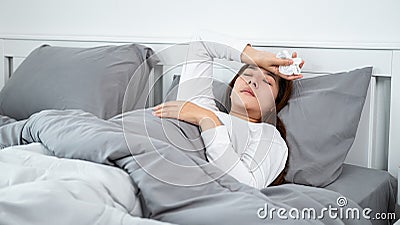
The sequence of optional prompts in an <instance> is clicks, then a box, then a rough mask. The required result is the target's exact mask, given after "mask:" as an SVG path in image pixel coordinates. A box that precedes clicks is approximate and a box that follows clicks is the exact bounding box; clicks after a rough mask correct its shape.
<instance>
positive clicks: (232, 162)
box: [177, 32, 288, 189]
mask: <svg viewBox="0 0 400 225" xmlns="http://www.w3.org/2000/svg"><path fill="white" fill-rule="evenodd" d="M222 43H224V44H222ZM246 44H247V42H242V41H238V40H234V39H232V38H230V37H225V36H221V35H219V34H215V33H204V32H203V33H201V34H200V35H196V36H194V38H193V40H192V42H191V43H190V45H189V50H188V53H187V57H186V63H185V64H184V65H183V68H182V73H181V77H180V81H179V87H178V94H177V100H183V101H191V102H192V103H194V104H197V105H199V106H201V107H204V108H207V109H209V110H212V111H213V112H214V113H215V114H216V115H217V116H218V118H219V120H220V121H221V122H222V124H223V125H221V126H217V127H215V128H212V129H208V130H205V131H202V133H201V136H202V139H203V141H204V144H205V147H206V156H207V158H208V160H209V161H210V162H211V163H213V164H214V165H216V166H217V167H219V168H220V169H222V170H223V171H226V172H227V173H228V174H229V175H231V176H232V177H234V178H235V179H236V180H238V181H240V182H242V183H245V184H247V185H250V186H253V187H255V188H258V189H261V188H265V187H267V186H268V185H270V184H271V183H272V182H273V181H274V180H275V178H276V177H277V176H278V175H279V174H280V173H281V171H282V170H283V169H284V167H285V163H286V160H287V157H288V148H287V146H286V143H285V141H284V140H283V138H282V137H281V135H280V133H279V131H278V130H277V129H276V128H275V126H273V125H270V124H267V123H253V122H248V121H246V120H243V119H240V118H238V117H235V116H231V115H229V114H226V113H224V112H220V111H219V110H218V108H217V106H216V104H215V102H214V94H213V90H212V82H213V59H215V58H218V59H226V60H231V61H237V62H241V60H240V56H241V53H242V51H243V49H244V48H245V46H246Z"/></svg>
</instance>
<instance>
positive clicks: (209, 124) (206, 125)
mask: <svg viewBox="0 0 400 225" xmlns="http://www.w3.org/2000/svg"><path fill="white" fill-rule="evenodd" d="M198 121H199V122H198V124H199V127H200V128H201V130H202V131H206V130H208V129H212V128H215V127H217V126H221V125H222V123H221V121H219V119H218V117H217V115H215V113H213V112H210V113H207V114H206V115H203V116H202V117H201V118H200V119H199V120H198Z"/></svg>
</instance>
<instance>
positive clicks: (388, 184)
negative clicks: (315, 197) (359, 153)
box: [325, 164, 398, 225]
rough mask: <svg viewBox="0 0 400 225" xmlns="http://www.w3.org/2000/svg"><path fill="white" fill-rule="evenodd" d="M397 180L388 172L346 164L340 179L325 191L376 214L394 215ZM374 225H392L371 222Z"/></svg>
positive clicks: (386, 222)
mask: <svg viewBox="0 0 400 225" xmlns="http://www.w3.org/2000/svg"><path fill="white" fill-rule="evenodd" d="M397 185H398V184H397V180H396V179H395V178H394V177H393V176H391V175H390V174H389V173H388V172H387V171H383V170H376V169H370V168H365V167H360V166H356V165H351V164H344V165H343V171H342V174H341V175H340V177H339V178H338V179H337V180H336V181H335V182H333V183H331V184H330V185H328V186H326V187H325V189H328V190H332V191H336V192H339V193H341V194H342V195H343V196H345V197H346V198H350V199H352V200H353V201H355V202H356V203H357V204H358V205H360V206H361V207H362V208H370V209H371V210H372V212H371V215H373V214H374V213H392V212H394V211H395V207H396V199H397V198H396V196H397ZM371 222H372V224H377V225H378V224H390V221H388V220H379V219H376V220H371Z"/></svg>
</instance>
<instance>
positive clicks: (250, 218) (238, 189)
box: [0, 109, 371, 225]
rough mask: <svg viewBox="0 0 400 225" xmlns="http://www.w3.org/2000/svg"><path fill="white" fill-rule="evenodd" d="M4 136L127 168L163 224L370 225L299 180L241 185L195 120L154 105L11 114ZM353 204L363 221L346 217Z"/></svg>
mask: <svg viewBox="0 0 400 225" xmlns="http://www.w3.org/2000/svg"><path fill="white" fill-rule="evenodd" d="M0 134H1V136H0V138H1V140H0V142H1V145H2V146H10V145H16V144H27V143H33V142H40V143H42V144H43V145H44V146H45V147H46V148H47V149H48V150H49V151H50V152H51V154H54V155H55V156H57V157H60V158H70V159H83V160H88V161H91V162H97V163H101V164H107V165H115V166H118V167H120V168H122V169H124V170H125V171H126V172H127V173H128V174H129V175H130V177H131V179H132V181H133V183H134V185H136V187H137V188H138V190H139V193H138V196H139V198H140V201H141V205H142V207H143V209H142V210H143V213H144V216H145V217H148V218H152V219H156V220H160V221H164V222H170V223H174V224H186V225H190V224H265V223H269V222H272V223H273V224H283V223H285V224H303V223H304V224H309V223H312V224H371V223H370V221H369V220H367V219H364V218H363V216H362V209H361V208H360V207H359V206H358V205H357V204H356V203H354V202H353V201H352V200H351V199H345V200H346V202H345V203H346V204H344V205H339V206H338V202H337V200H338V198H339V197H341V196H340V194H339V193H336V192H333V191H328V190H324V189H320V188H314V187H308V186H301V185H294V184H285V185H281V186H277V187H269V188H266V189H264V190H262V191H259V190H257V189H255V188H252V187H249V186H247V185H244V184H241V183H240V182H238V181H236V180H235V179H234V178H232V177H231V176H229V175H227V174H225V173H224V172H223V171H221V170H219V169H218V168H216V167H215V166H213V165H211V164H209V163H208V162H207V160H206V158H205V154H204V144H203V142H202V140H201V138H200V133H199V130H198V128H197V127H196V126H193V125H191V124H188V123H185V122H182V121H178V120H173V119H163V120H160V119H159V118H157V117H154V116H153V115H152V114H151V109H145V110H136V111H132V112H129V113H125V114H124V115H123V116H117V117H114V118H111V119H110V120H103V119H99V118H97V117H95V116H93V115H92V114H89V113H86V112H82V111H79V110H64V111H59V110H46V111H42V112H40V113H37V114H34V115H32V116H31V117H30V118H29V119H27V120H25V121H15V122H10V121H9V120H7V123H5V124H4V125H0ZM342 200H343V199H342ZM44 207H51V206H44ZM329 209H330V210H331V211H329ZM335 209H336V210H335ZM352 210H353V212H354V211H359V212H360V214H359V219H351V218H350V219H346V212H347V217H351V216H352V215H351V213H350V214H349V213H348V212H350V211H352ZM314 211H315V213H313V212H314ZM332 212H333V213H332ZM321 214H323V215H322V216H321ZM329 214H330V215H329ZM315 217H318V218H315ZM293 218H294V219H293Z"/></svg>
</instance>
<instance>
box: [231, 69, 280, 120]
mask: <svg viewBox="0 0 400 225" xmlns="http://www.w3.org/2000/svg"><path fill="white" fill-rule="evenodd" d="M279 79H280V78H279V77H278V76H276V75H274V74H273V73H271V72H269V71H266V70H264V69H262V68H258V67H253V66H249V67H248V68H247V69H246V70H245V71H244V72H243V73H242V74H241V75H240V76H239V77H238V78H237V79H236V81H235V84H234V86H233V89H232V93H231V96H230V97H231V111H233V112H236V113H240V114H242V115H244V116H247V117H250V118H252V119H255V120H258V121H261V120H262V118H263V117H262V116H265V115H266V114H267V113H268V112H270V111H272V110H273V109H274V107H275V99H276V97H277V95H278V91H279Z"/></svg>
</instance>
